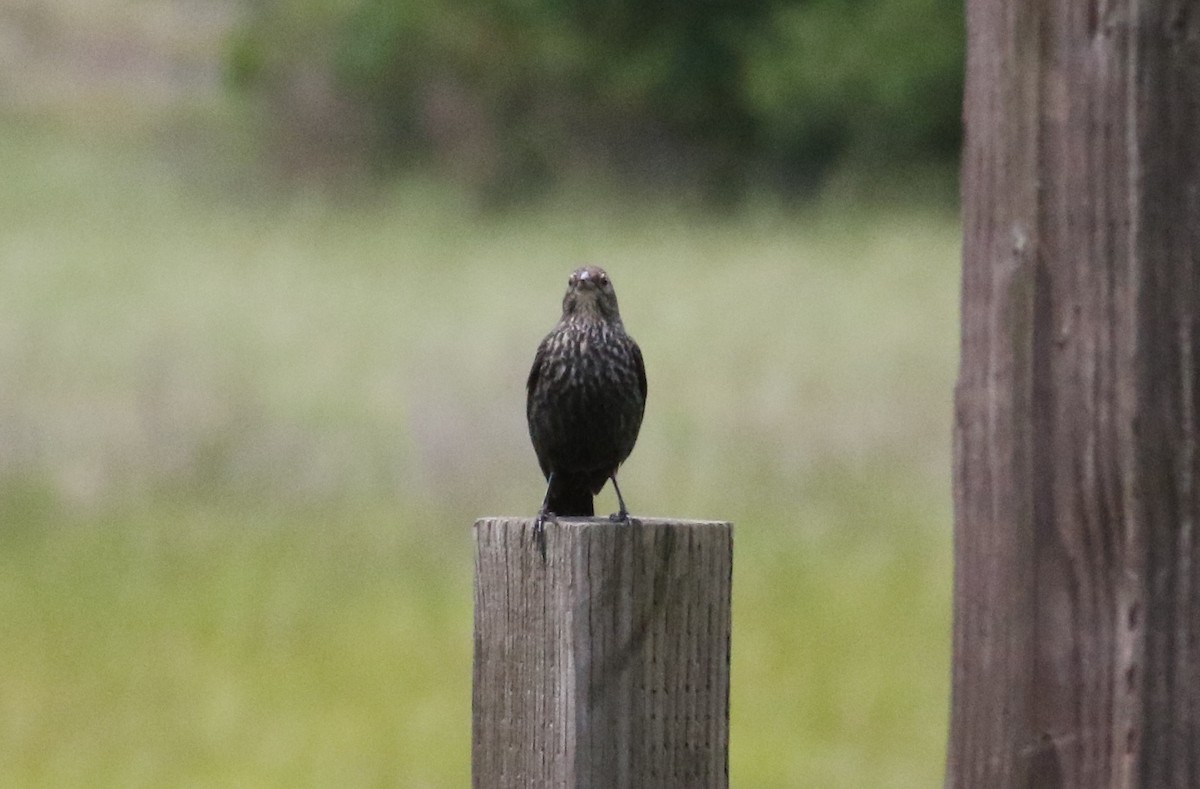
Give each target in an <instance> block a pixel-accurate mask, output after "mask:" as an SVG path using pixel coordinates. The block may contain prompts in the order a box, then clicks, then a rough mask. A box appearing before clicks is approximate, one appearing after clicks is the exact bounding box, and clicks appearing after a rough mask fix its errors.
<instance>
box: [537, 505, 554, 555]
mask: <svg viewBox="0 0 1200 789" xmlns="http://www.w3.org/2000/svg"><path fill="white" fill-rule="evenodd" d="M546 521H551V522H553V523H554V525H555V526H557V525H558V516H556V515H555V514H554V513H553V512H546V511H545V510H542V511H541V512H539V513H538V516H537V518H535V519H534V521H533V542H534V544H535V545H537V548H538V553H539V554H540V555H541V557H542V561H543V562H544V561H546Z"/></svg>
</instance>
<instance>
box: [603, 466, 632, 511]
mask: <svg viewBox="0 0 1200 789" xmlns="http://www.w3.org/2000/svg"><path fill="white" fill-rule="evenodd" d="M609 479H611V480H612V484H613V490H615V491H616V492H617V503H618V505H619V506H620V509H618V510H617V511H616V512H614V513H613V514H612V515H609V516H608V519H609V520H610V521H613V522H614V523H628V522H629V510H628V509H626V508H625V497H624V496H622V495H621V488H620V486H618V485H617V475H616V472H614V473H613V475H612V476H611V477H609Z"/></svg>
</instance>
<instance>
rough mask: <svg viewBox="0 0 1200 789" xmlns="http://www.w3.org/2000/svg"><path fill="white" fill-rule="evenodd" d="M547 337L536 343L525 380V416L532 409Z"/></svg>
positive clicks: (544, 356) (544, 355)
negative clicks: (531, 364) (534, 352)
mask: <svg viewBox="0 0 1200 789" xmlns="http://www.w3.org/2000/svg"><path fill="white" fill-rule="evenodd" d="M547 340H549V338H548V337H547V338H546V339H545V340H542V341H541V343H540V344H539V345H538V349H537V353H536V354H535V355H534V357H533V367H531V368H529V378H528V379H527V380H526V381H525V416H526V417H527V418H528V417H529V415H530V412H531V411H532V409H533V391H534V390H535V389H537V384H538V378H539V377H541V374H542V362H543V361H544V360H545V358H546V345H547Z"/></svg>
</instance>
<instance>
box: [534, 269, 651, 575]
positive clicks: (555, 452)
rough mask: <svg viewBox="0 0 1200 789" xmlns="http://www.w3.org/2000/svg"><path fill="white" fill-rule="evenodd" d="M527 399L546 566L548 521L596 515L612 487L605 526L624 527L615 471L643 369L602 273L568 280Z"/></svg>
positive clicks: (628, 447)
mask: <svg viewBox="0 0 1200 789" xmlns="http://www.w3.org/2000/svg"><path fill="white" fill-rule="evenodd" d="M525 393H526V398H525V416H526V418H527V420H528V422H529V438H530V440H531V441H532V442H533V450H534V453H535V454H536V455H537V459H538V465H539V466H541V469H542V474H543V475H544V476H545V478H546V496H545V498H544V499H543V500H542V506H541V509H540V510H539V511H538V515H537V519H536V520H535V521H534V528H533V534H534V538H535V540H536V541H537V544H538V548H539V550H540V552H541V554H542V558H543V559H544V558H545V555H546V544H545V536H544V529H545V524H546V521H547V520H548V519H554V518H555V517H556V516H560V515H561V516H571V515H583V516H591V515H594V514H595V508H594V504H593V500H592V497H593V496H594V495H596V494H597V493H599V492H600V490H601V488H603V487H604V484H605V483H606V482H608V481H609V480H611V481H612V484H613V490H614V491H616V494H617V502H618V504H619V509H618V511H617V512H615V513H613V514H612V515H611V516H610V518H611V520H613V521H616V522H625V523H628V522H629V509H628V508H627V507H626V506H625V498H624V497H623V496H622V495H621V488H620V487H619V486H618V485H617V469H618V468H620V466H621V464H622V463H624V462H625V459H626V458H628V457H629V454H630V452H632V451H633V446H634V444H635V443H637V437H638V432H639V431H640V430H641V426H642V415H643V414H644V413H645V410H646V366H645V363H644V362H643V360H642V350H641V348H639V347H638V344H637V343H636V342H634V340H633V338H632V337H630V336H629V334H627V333H626V331H625V325H624V323H622V321H621V313H620V310H619V309H618V307H617V294H616V291H614V290H613V284H612V280H611V279H610V278H609V276H608V273H607V272H606V271H605V270H604V269H602V268H600V267H599V266H584V267H582V268H579V269H576V270H575V271H574V272H573V273H572V274H571V276H570V278H569V279H568V280H567V292H566V294H565V295H564V296H563V301H562V318H560V319H559V321H558V324H557V325H556V326H555V327H554V329H553V331H551V332H550V333H549V334H547V335H546V337H545V338H544V339H543V340H542V342H541V344H539V345H538V349H537V353H536V354H535V355H534V359H533V367H532V368H531V369H530V371H529V379H528V380H527V381H526V385H525Z"/></svg>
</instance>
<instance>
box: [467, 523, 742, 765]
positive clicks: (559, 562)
mask: <svg viewBox="0 0 1200 789" xmlns="http://www.w3.org/2000/svg"><path fill="white" fill-rule="evenodd" d="M532 525H533V523H532V520H531V519H524V518H485V519H482V520H479V521H477V522H476V524H475V545H476V564H475V567H476V571H475V668H474V674H475V676H474V694H473V703H472V707H473V732H472V735H473V736H472V777H473V784H474V786H475V787H477V789H508V788H510V787H511V788H512V789H528V788H529V787H570V788H571V789H576V788H579V789H622V788H628V789H660V788H661V789H717V788H718V787H720V788H722V789H723V788H724V787H727V786H728V745H729V638H730V583H731V579H732V566H733V564H732V562H733V527H732V525H731V524H729V523H713V522H695V521H679V522H676V521H663V520H651V519H642V520H635V522H634V524H633V525H624V524H614V523H610V522H608V521H607V520H606V519H566V518H563V519H560V521H559V523H558V524H557V525H556V524H553V523H551V524H547V526H546V545H547V551H546V559H545V561H544V562H543V560H542V558H541V557H540V556H539V554H538V551H537V548H536V547H535V545H534V543H533V542H532V537H531V528H532Z"/></svg>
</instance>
